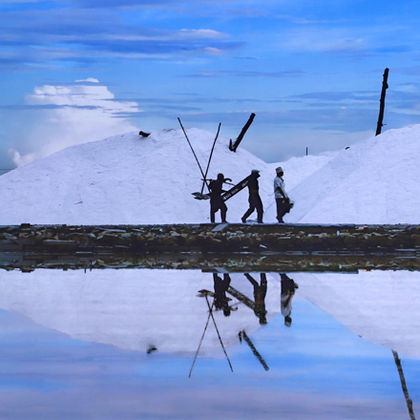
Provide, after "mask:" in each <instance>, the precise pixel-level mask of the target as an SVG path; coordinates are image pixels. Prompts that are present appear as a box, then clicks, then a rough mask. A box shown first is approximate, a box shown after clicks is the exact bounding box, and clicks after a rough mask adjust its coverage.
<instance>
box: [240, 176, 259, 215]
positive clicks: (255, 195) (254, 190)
mask: <svg viewBox="0 0 420 420" xmlns="http://www.w3.org/2000/svg"><path fill="white" fill-rule="evenodd" d="M259 177H260V171H258V170H257V169H253V170H252V171H251V175H250V177H249V181H248V191H249V197H248V202H249V209H248V210H247V211H246V212H245V214H244V215H243V216H242V219H241V220H242V223H245V222H246V219H247V218H248V217H249V216H250V215H251V213H252V212H253V211H254V210H257V218H258V223H262V222H263V212H264V210H263V204H262V201H261V197H260V194H259V185H258V179H257V178H259Z"/></svg>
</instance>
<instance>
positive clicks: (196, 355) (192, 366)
mask: <svg viewBox="0 0 420 420" xmlns="http://www.w3.org/2000/svg"><path fill="white" fill-rule="evenodd" d="M213 305H214V301H213V303H212V305H211V308H210V311H209V316H208V317H207V322H206V326H205V327H204V331H203V334H202V335H201V338H200V343H199V344H198V347H197V350H196V352H195V355H194V360H193V362H192V365H191V369H190V373H189V374H188V377H189V378H191V374H192V371H193V369H194V365H195V362H196V360H197V357H198V353H199V352H200V348H201V344H202V343H203V340H204V335H205V334H206V331H207V327H208V326H209V322H210V314H211V312H212V310H213Z"/></svg>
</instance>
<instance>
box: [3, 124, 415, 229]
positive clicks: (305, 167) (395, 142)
mask: <svg viewBox="0 0 420 420" xmlns="http://www.w3.org/2000/svg"><path fill="white" fill-rule="evenodd" d="M187 133H188V136H189V138H190V140H191V143H192V144H193V147H194V149H195V151H196V154H197V156H198V159H199V161H200V163H201V166H202V167H203V170H205V168H206V166H207V160H208V156H209V154H210V150H211V147H212V144H213V139H214V133H209V132H207V131H203V130H199V129H195V128H192V129H189V130H187ZM418 138H420V125H414V126H409V127H405V128H402V129H398V130H389V131H387V132H385V133H384V134H382V135H380V136H377V137H372V138H370V139H368V140H365V141H361V142H359V143H357V144H355V145H352V146H351V148H350V149H348V150H342V151H339V152H331V153H326V154H322V155H318V156H305V157H301V158H296V157H295V158H292V159H290V160H288V161H286V162H281V163H274V164H267V163H265V162H264V161H262V160H261V159H259V158H257V157H256V156H254V155H252V154H251V153H249V152H247V151H246V150H245V149H243V148H242V147H240V148H239V149H238V151H237V152H236V153H233V152H231V151H229V149H228V139H227V138H224V137H222V136H221V137H220V138H219V140H218V142H217V144H216V147H215V150H214V155H213V159H212V163H211V166H210V170H209V176H210V177H211V178H215V177H216V176H217V173H219V172H222V173H223V174H224V175H225V176H226V177H230V178H232V180H233V182H234V183H237V182H239V181H240V180H241V179H243V178H244V177H246V176H247V175H249V173H250V171H251V170H252V169H259V170H260V171H261V177H260V179H259V182H260V195H261V198H262V201H263V203H264V221H265V222H271V223H274V222H276V218H275V216H276V214H275V213H276V211H275V207H276V206H275V201H274V194H273V177H274V174H275V168H276V167H277V166H278V165H281V166H282V167H283V168H284V170H285V181H286V190H287V192H288V194H289V195H290V197H291V198H292V200H293V201H294V203H295V206H294V208H293V209H292V211H291V213H290V214H288V215H287V216H286V218H285V220H286V222H289V223H295V222H303V223H420V186H419V185H420V184H419V182H418V179H419V178H420V165H418V162H419V160H420V143H419V141H418ZM201 178H202V176H201V173H200V171H199V169H198V166H197V163H196V162H195V159H194V157H193V154H192V152H191V149H190V148H189V146H188V143H187V142H186V139H185V137H184V134H183V133H182V131H181V130H180V129H178V130H163V131H159V132H153V133H152V134H151V135H150V136H149V137H148V138H143V137H140V136H139V135H138V134H137V133H130V134H125V135H121V136H115V137H110V138H107V139H105V140H101V141H97V142H91V143H84V144H80V145H77V146H73V147H69V148H67V149H65V150H62V151H60V152H58V153H55V154H53V155H50V156H48V157H47V158H44V159H39V160H37V161H34V162H32V163H30V164H28V165H26V166H22V167H20V168H18V169H15V170H14V171H11V172H9V173H7V174H5V175H3V176H0V193H1V196H2V197H3V198H4V200H3V205H2V206H1V208H0V224H20V223H24V222H28V223H67V224H155V223H206V222H209V201H198V200H195V199H194V198H193V196H192V195H191V193H192V192H196V191H200V190H201V186H202V181H201ZM226 188H229V187H228V186H226ZM204 192H206V190H204ZM227 204H228V214H227V219H228V221H230V222H239V221H240V218H241V216H242V214H243V213H244V212H245V210H246V209H247V207H248V195H247V190H244V191H242V192H240V193H239V194H237V195H236V196H235V197H233V198H232V199H230V200H229V201H228V203H227ZM252 218H254V219H255V218H256V215H255V214H254V216H251V219H252ZM216 221H220V215H217V216H216Z"/></svg>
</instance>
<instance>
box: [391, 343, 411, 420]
mask: <svg viewBox="0 0 420 420" xmlns="http://www.w3.org/2000/svg"><path fill="white" fill-rule="evenodd" d="M392 354H393V355H394V360H395V364H396V366H397V369H398V373H399V375H400V381H401V388H402V390H403V393H404V397H405V402H406V404H407V408H408V414H409V415H410V419H411V420H416V417H415V415H414V410H413V401H411V398H410V396H409V395H408V389H407V384H406V382H405V378H404V372H403V369H402V366H401V360H400V358H399V357H398V353H397V352H396V351H394V350H392Z"/></svg>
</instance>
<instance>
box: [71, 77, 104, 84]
mask: <svg viewBox="0 0 420 420" xmlns="http://www.w3.org/2000/svg"><path fill="white" fill-rule="evenodd" d="M83 82H87V83H99V80H98V79H95V78H94V77H88V78H86V79H80V80H76V83H83Z"/></svg>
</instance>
